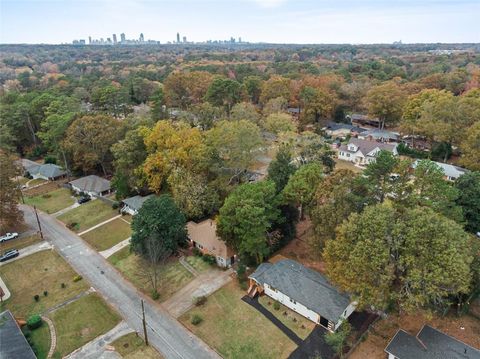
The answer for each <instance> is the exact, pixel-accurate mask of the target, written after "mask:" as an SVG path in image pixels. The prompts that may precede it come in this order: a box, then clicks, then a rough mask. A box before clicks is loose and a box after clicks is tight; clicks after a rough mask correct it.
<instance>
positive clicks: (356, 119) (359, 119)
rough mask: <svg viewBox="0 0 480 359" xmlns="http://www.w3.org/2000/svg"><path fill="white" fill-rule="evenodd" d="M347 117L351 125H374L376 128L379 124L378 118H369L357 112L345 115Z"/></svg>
mask: <svg viewBox="0 0 480 359" xmlns="http://www.w3.org/2000/svg"><path fill="white" fill-rule="evenodd" d="M346 118H347V119H349V120H350V122H351V123H352V125H354V126H358V127H375V128H378V127H379V125H380V120H379V119H378V118H371V117H369V116H367V115H362V114H359V113H354V114H352V115H347V116H346Z"/></svg>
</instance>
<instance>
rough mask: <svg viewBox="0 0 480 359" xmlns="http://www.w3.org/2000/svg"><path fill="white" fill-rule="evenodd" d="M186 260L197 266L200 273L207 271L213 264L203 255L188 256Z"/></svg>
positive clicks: (194, 266)
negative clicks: (206, 260) (204, 258)
mask: <svg viewBox="0 0 480 359" xmlns="http://www.w3.org/2000/svg"><path fill="white" fill-rule="evenodd" d="M185 261H186V262H187V263H188V264H190V265H191V266H192V267H193V268H195V269H196V270H197V272H199V273H201V272H205V271H206V270H208V269H210V268H212V266H211V265H210V264H208V263H207V262H205V261H204V260H203V259H202V257H197V256H188V257H185Z"/></svg>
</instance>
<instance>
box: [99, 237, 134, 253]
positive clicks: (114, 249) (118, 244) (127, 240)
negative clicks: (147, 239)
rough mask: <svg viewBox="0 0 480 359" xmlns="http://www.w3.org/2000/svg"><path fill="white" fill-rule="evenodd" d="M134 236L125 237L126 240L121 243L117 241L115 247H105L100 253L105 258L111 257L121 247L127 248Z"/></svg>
mask: <svg viewBox="0 0 480 359" xmlns="http://www.w3.org/2000/svg"><path fill="white" fill-rule="evenodd" d="M131 238H132V237H128V238H127V239H125V240H124V241H121V242H120V243H117V244H115V245H114V246H113V247H111V248H108V249H105V250H104V251H101V252H99V253H100V255H101V256H102V257H103V258H108V257H110V256H111V255H113V254H115V253H117V252H118V251H119V250H120V249H123V248H125V247H126V246H128V245H129V244H130V239H131Z"/></svg>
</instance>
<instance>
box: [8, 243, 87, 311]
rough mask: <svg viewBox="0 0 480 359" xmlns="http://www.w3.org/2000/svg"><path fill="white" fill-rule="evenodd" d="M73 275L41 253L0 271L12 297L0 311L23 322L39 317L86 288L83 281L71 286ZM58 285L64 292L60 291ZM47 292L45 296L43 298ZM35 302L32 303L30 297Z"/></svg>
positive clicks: (51, 255)
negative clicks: (7, 311) (10, 313)
mask: <svg viewBox="0 0 480 359" xmlns="http://www.w3.org/2000/svg"><path fill="white" fill-rule="evenodd" d="M76 275H77V273H75V271H74V270H73V269H72V268H71V267H70V266H69V265H68V264H67V263H66V262H65V261H64V260H63V259H62V258H61V257H60V256H59V255H58V254H57V253H55V252H54V251H52V250H45V251H41V252H38V253H35V254H32V255H30V256H28V257H24V258H22V259H19V260H17V261H15V262H12V263H8V264H5V265H3V266H1V267H0V277H2V279H3V280H4V282H5V284H6V285H7V287H8V289H9V290H10V292H11V294H12V296H11V297H10V298H9V299H8V300H6V301H4V302H3V304H0V308H1V310H3V309H7V308H8V309H10V310H11V311H12V312H13V314H14V315H15V316H17V317H21V318H27V317H28V316H29V315H31V314H38V313H42V312H43V311H45V310H46V309H48V308H51V307H53V306H54V305H56V304H59V303H62V302H64V301H65V300H67V299H70V298H72V297H74V296H75V295H77V294H78V293H81V292H83V291H84V290H86V289H87V288H88V284H87V283H86V282H85V280H83V279H82V280H80V281H78V282H73V278H74V277H75V276H76ZM62 283H64V284H65V288H62ZM44 291H47V295H46V296H45V295H44ZM37 294H38V295H39V300H38V302H36V301H35V300H34V298H33V297H34V295H37Z"/></svg>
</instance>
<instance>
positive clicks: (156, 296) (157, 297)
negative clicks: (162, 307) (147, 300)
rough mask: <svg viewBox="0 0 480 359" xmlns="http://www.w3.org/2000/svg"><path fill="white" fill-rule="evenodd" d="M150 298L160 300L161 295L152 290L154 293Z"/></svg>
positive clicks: (151, 293)
mask: <svg viewBox="0 0 480 359" xmlns="http://www.w3.org/2000/svg"><path fill="white" fill-rule="evenodd" d="M150 297H151V298H152V299H153V300H158V299H159V298H160V294H159V293H158V292H157V291H156V290H155V289H152V291H151V292H150Z"/></svg>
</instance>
